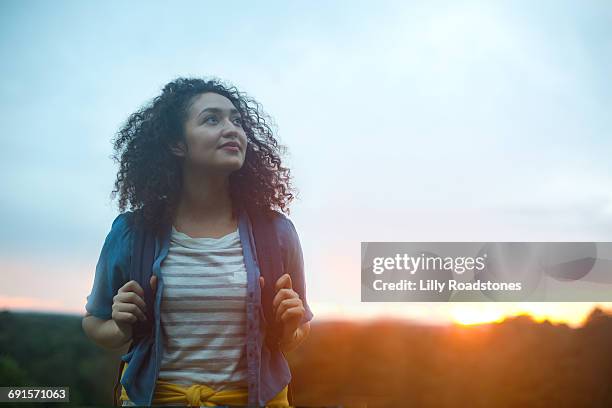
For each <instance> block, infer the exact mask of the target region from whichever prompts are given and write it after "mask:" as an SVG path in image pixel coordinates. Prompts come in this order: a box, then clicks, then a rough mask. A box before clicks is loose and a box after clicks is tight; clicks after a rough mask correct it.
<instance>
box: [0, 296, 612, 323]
mask: <svg viewBox="0 0 612 408" xmlns="http://www.w3.org/2000/svg"><path fill="white" fill-rule="evenodd" d="M310 307H311V309H312V311H313V313H314V315H315V319H317V320H320V321H323V320H355V321H364V320H365V321H367V320H376V319H381V318H393V319H406V320H407V321H412V322H415V323H421V324H439V325H444V324H459V325H466V326H469V325H476V324H484V323H495V322H501V321H503V320H504V319H506V318H508V317H513V316H519V315H528V316H531V317H532V318H533V319H534V320H535V321H537V322H543V321H546V320H548V321H550V322H551V323H564V324H567V325H568V326H571V327H578V326H580V325H582V323H583V322H584V321H585V319H586V318H587V317H588V315H589V314H590V313H591V312H592V311H593V310H594V309H595V308H597V307H599V308H601V309H603V310H605V311H608V312H610V313H612V302H606V303H589V302H573V303H570V302H567V303H557V302H538V303H526V302H516V303H509V302H506V303H502V302H499V303H494V302H487V303H485V302H481V303H476V302H465V303H459V302H455V303H398V302H390V303H355V304H348V303H344V304H342V303H333V304H332V303H322V302H313V303H311V304H310ZM2 310H10V311H32V312H46V313H60V314H75V315H83V314H84V313H85V309H84V305H83V306H82V307H81V306H78V305H69V304H64V303H62V302H61V301H57V300H41V299H36V298H28V297H7V296H0V311H2Z"/></svg>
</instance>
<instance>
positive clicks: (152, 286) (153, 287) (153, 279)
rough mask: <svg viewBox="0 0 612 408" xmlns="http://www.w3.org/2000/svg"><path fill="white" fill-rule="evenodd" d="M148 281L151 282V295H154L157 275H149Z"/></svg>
mask: <svg viewBox="0 0 612 408" xmlns="http://www.w3.org/2000/svg"><path fill="white" fill-rule="evenodd" d="M149 283H150V284H151V290H152V291H153V297H155V292H156V291H157V275H153V276H151V279H150V281H149Z"/></svg>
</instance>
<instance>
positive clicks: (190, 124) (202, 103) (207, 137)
mask: <svg viewBox="0 0 612 408" xmlns="http://www.w3.org/2000/svg"><path fill="white" fill-rule="evenodd" d="M185 144H186V146H187V149H184V146H181V148H180V152H177V151H176V150H175V153H177V154H178V155H179V156H182V157H184V158H185V160H186V164H188V165H190V166H195V167H198V168H204V169H206V170H208V171H212V172H221V173H231V172H233V171H235V170H238V169H240V168H241V167H242V164H243V163H244V157H245V154H246V145H247V137H246V133H245V132H244V129H243V128H242V118H241V117H240V113H239V112H238V110H237V109H236V107H235V106H234V104H232V102H231V101H230V100H229V99H227V98H226V97H225V96H222V95H219V94H217V93H213V92H207V93H203V94H200V95H198V96H196V97H194V100H193V102H192V104H191V107H190V108H189V111H188V116H187V121H186V122H185Z"/></svg>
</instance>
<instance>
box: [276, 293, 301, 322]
mask: <svg viewBox="0 0 612 408" xmlns="http://www.w3.org/2000/svg"><path fill="white" fill-rule="evenodd" d="M295 307H302V301H301V300H300V299H295V298H292V299H285V300H283V301H282V302H281V303H280V305H278V309H276V311H275V313H274V317H275V319H276V321H277V322H280V321H281V316H282V315H283V313H285V312H286V311H287V310H288V309H291V308H295Z"/></svg>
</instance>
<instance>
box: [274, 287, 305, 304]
mask: <svg viewBox="0 0 612 408" xmlns="http://www.w3.org/2000/svg"><path fill="white" fill-rule="evenodd" d="M299 297H300V296H299V295H298V294H297V293H296V292H295V291H294V290H293V289H281V290H279V291H278V292H276V295H274V299H272V307H273V308H276V307H278V305H279V303H280V302H282V301H283V300H285V299H292V298H299Z"/></svg>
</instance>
